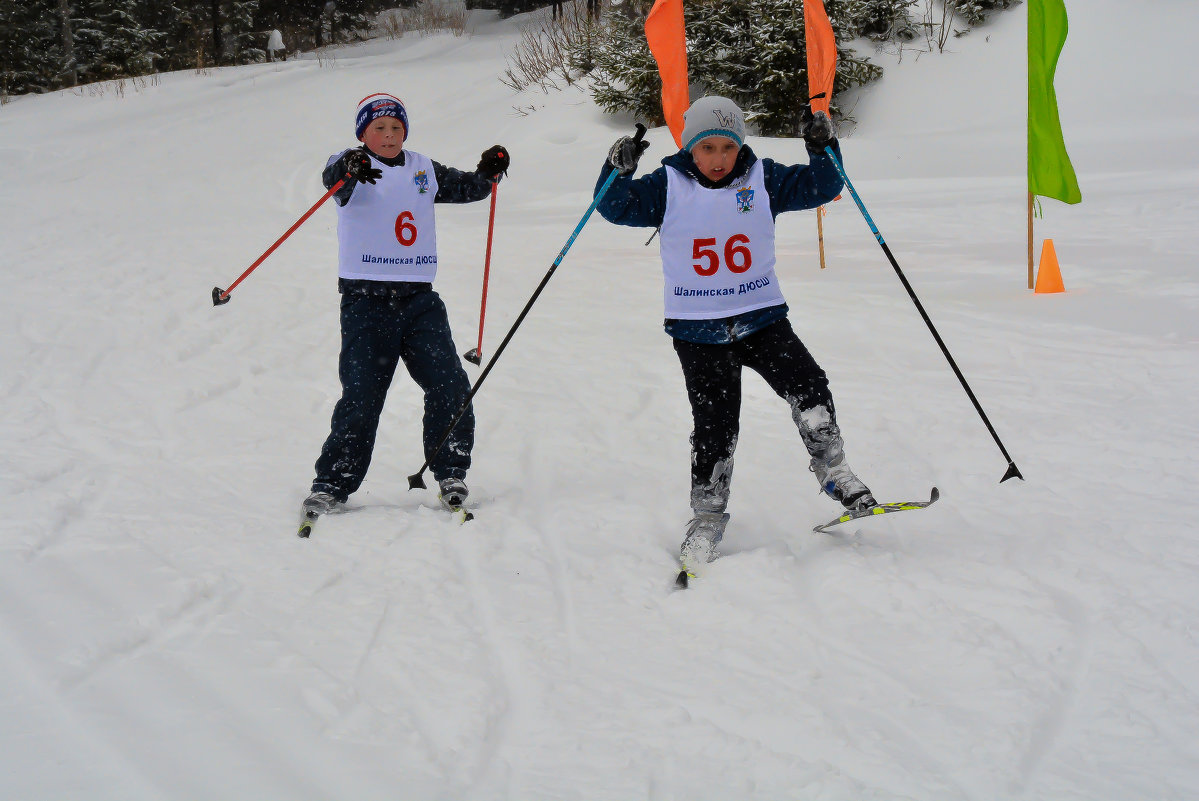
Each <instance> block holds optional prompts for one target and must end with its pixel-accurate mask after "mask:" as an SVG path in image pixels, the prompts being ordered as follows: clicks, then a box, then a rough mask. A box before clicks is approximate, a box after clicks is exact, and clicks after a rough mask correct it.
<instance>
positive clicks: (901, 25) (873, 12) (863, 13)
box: [845, 0, 952, 42]
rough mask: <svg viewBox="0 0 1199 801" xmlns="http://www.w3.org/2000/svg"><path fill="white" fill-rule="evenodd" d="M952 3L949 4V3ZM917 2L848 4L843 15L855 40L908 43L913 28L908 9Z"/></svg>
mask: <svg viewBox="0 0 1199 801" xmlns="http://www.w3.org/2000/svg"><path fill="white" fill-rule="evenodd" d="M951 1H952V0H951ZM916 2H917V0H850V2H848V3H847V4H846V5H845V14H846V17H847V18H848V20H849V22H850V23H851V24H852V26H853V28H854V30H855V31H856V32H857V35H858V36H865V37H868V38H870V39H873V40H875V41H876V42H890V41H895V40H897V39H898V40H903V41H911V40H912V39H915V38H916V26H915V24H914V23H913V22H912V18H911V16H910V14H909V13H908V9H909V8H910V7H911V6H913V5H915V4H916Z"/></svg>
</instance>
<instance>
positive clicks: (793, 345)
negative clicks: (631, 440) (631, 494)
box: [674, 319, 836, 512]
mask: <svg viewBox="0 0 1199 801" xmlns="http://www.w3.org/2000/svg"><path fill="white" fill-rule="evenodd" d="M674 349H675V352H676V353H677V354H678V356H679V362H680V364H681V365H682V368H683V380H684V381H685V382H686V384H687V398H688V400H690V401H691V414H692V417H693V418H694V428H693V430H692V432H691V505H692V507H693V508H695V509H697V510H701V511H708V512H723V511H724V508H725V506H726V505H727V503H728V495H729V484H730V482H731V480H732V473H733V451H734V450H735V449H736V447H737V435H738V433H739V431H740V427H741V369H742V368H743V367H748V368H749V369H751V370H753V371H755V372H756V373H758V374H759V375H760V376H762V378H764V379H766V383H767V384H769V385H770V388H771V389H773V390H774V391H775V392H776V393H778V394H779V396H780V397H782V398H783V399H784V400H786V401H787V403H788V405H790V407H791V411H792V418H793V419H795V421H796V424H797V425H799V426H800V434H801V437H802V438H803V439H804V445H805V446H806V447H808V450H809V452H811V451H812V444H810V442H809V439H810V436H809V435H808V434H807V433H806V431H805V428H804V426H803V425H801V420H800V413H801V412H803V411H805V410H808V409H812V408H814V407H821V406H823V407H825V408H826V409H827V421H828V424H830V425H831V426H834V427H835V425H836V418H835V416H834V412H833V396H832V393H830V392H829V388H828V378H827V377H826V376H825V374H824V370H822V369H820V365H818V364H816V360H815V359H813V358H812V355H811V354H810V353H808V349H807V348H806V347H804V344H803V343H802V342H801V341H800V339H799V337H798V336H797V335H796V333H795V330H794V329H792V328H791V323H790V321H788V320H786V319H783V320H779V321H777V322H774V323H771V324H770V325H768V326H766V327H765V328H763V329H761V330H760V331H755V332H754V333H752V334H750V335H749V336H747V337H745V338H744V339H741V340H739V341H737V342H733V343H730V344H723V345H704V344H698V343H695V342H685V341H683V340H681V339H676V340H675V341H674ZM822 417H823V416H822ZM833 430H835V428H833Z"/></svg>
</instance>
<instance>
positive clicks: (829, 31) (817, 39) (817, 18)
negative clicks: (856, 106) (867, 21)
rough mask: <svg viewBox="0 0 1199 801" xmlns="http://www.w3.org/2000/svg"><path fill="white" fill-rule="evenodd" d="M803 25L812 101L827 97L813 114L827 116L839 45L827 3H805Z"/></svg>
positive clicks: (818, 0)
mask: <svg viewBox="0 0 1199 801" xmlns="http://www.w3.org/2000/svg"><path fill="white" fill-rule="evenodd" d="M647 24H648V23H647ZM803 25H804V38H805V40H806V45H807V50H808V97H812V96H813V95H818V94H820V93H821V92H824V97H822V98H819V99H818V100H813V101H812V113H815V112H817V111H823V112H824V113H826V114H827V113H828V106H829V102H830V101H831V100H832V99H833V78H835V77H836V76H837V42H836V40H834V39H833V26H832V23H830V22H829V21H828V14H826V13H825V12H824V0H804V2H803Z"/></svg>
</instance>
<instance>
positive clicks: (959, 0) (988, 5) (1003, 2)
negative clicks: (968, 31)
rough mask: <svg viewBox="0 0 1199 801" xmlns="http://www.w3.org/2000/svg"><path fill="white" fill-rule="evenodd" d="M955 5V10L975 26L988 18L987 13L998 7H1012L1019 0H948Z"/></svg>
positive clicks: (968, 23) (966, 21) (964, 19)
mask: <svg viewBox="0 0 1199 801" xmlns="http://www.w3.org/2000/svg"><path fill="white" fill-rule="evenodd" d="M947 1H948V2H952V3H953V4H954V6H955V8H954V12H955V13H956V14H957V16H958V17H960V18H961V19H962V20H963V21H965V23H966V24H967V25H970V26H972V27H973V26H974V25H978V24H979V23H980V22H982V21H983V20H985V19H986V18H987V15H988V14H990V13H991V12H992V11H995V10H997V9H1004V8H1011V7H1012V6H1014V5H1016V4H1017V2H1019V0H947Z"/></svg>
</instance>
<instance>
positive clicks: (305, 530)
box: [296, 491, 337, 538]
mask: <svg viewBox="0 0 1199 801" xmlns="http://www.w3.org/2000/svg"><path fill="white" fill-rule="evenodd" d="M336 506H337V499H336V498H334V497H333V496H332V495H331V494H329V493H328V492H321V491H316V492H313V493H312V494H311V495H309V496H308V497H307V498H305V499H304V503H303V505H302V506H301V508H300V529H299V531H297V532H296V534H297V535H298V536H300V537H304V538H307V537H309V536H310V535H311V534H312V527H313V526H315V525H316V521H317V518H319V517H320V516H321V515H324V514H328V513H329V512H331V511H333V509H334V507H336Z"/></svg>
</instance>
